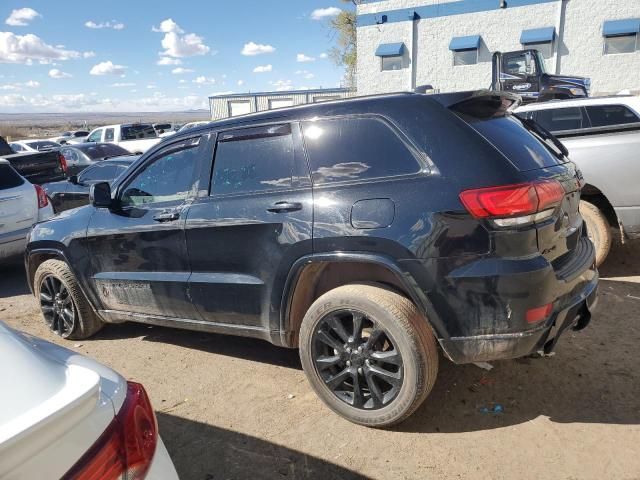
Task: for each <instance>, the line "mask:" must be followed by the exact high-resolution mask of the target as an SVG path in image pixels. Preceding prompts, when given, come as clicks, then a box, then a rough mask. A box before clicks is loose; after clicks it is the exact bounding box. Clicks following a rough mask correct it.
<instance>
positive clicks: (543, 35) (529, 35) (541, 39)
mask: <svg viewBox="0 0 640 480" xmlns="http://www.w3.org/2000/svg"><path fill="white" fill-rule="evenodd" d="M555 38H556V27H544V28H532V29H531V30H523V31H522V35H520V43H521V44H522V45H527V44H529V43H547V42H548V43H551V42H553V41H554V40H555Z"/></svg>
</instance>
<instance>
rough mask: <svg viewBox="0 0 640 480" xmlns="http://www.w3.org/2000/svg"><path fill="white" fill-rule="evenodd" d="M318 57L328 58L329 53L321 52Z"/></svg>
mask: <svg viewBox="0 0 640 480" xmlns="http://www.w3.org/2000/svg"><path fill="white" fill-rule="evenodd" d="M320 58H322V59H323V60H324V59H325V58H329V54H328V53H321V54H320Z"/></svg>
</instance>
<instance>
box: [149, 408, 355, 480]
mask: <svg viewBox="0 0 640 480" xmlns="http://www.w3.org/2000/svg"><path fill="white" fill-rule="evenodd" d="M158 424H159V427H160V434H161V436H162V439H163V441H164V442H165V445H166V446H167V450H168V451H169V452H170V455H171V458H172V460H173V463H174V465H175V467H176V470H177V471H178V475H179V476H180V478H184V479H193V480H218V479H221V480H222V479H229V478H238V479H242V478H256V479H262V478H265V479H270V478H277V479H282V478H291V479H316V478H318V479H320V478H321V479H325V480H350V479H362V478H367V477H363V476H362V475H360V474H357V473H355V472H353V471H351V470H347V469H345V468H343V467H340V466H337V465H335V464H332V463H329V462H327V461H326V460H321V459H319V458H316V457H312V456H309V455H306V454H304V453H302V452H298V451H296V450H291V449H289V448H286V447H282V446H280V445H276V444H275V443H271V442H268V441H265V440H262V439H259V438H256V437H252V436H249V435H244V434H242V433H239V432H234V431H232V430H226V429H224V428H218V427H214V426H211V425H207V424H205V423H200V422H195V421H192V420H187V419H185V418H182V417H177V416H174V415H169V414H166V413H158ZM196 459H197V461H194V460H196Z"/></svg>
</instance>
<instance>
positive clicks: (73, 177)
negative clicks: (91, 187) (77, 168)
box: [69, 175, 78, 185]
mask: <svg viewBox="0 0 640 480" xmlns="http://www.w3.org/2000/svg"><path fill="white" fill-rule="evenodd" d="M69 182H70V183H73V184H74V185H78V175H71V176H70V177H69Z"/></svg>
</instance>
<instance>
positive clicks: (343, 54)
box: [329, 0, 359, 88]
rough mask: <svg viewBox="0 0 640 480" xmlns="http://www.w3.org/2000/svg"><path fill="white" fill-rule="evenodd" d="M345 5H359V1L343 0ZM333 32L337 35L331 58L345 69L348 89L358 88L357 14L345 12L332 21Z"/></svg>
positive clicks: (330, 52) (350, 11) (330, 54)
mask: <svg viewBox="0 0 640 480" xmlns="http://www.w3.org/2000/svg"><path fill="white" fill-rule="evenodd" d="M342 1H343V2H344V3H351V4H353V5H357V4H358V3H359V2H358V0H342ZM329 25H330V27H331V30H332V31H333V33H334V34H335V35H336V44H337V45H336V46H335V47H334V48H332V49H331V50H330V51H329V56H330V57H331V59H332V60H333V61H334V62H335V64H336V65H340V66H343V67H344V69H345V73H344V83H345V86H346V87H348V88H355V87H356V65H357V60H358V57H357V55H358V53H357V48H356V38H357V34H356V12H355V11H354V10H343V11H342V12H341V13H340V14H338V15H336V16H335V17H333V18H332V19H331V20H330V23H329Z"/></svg>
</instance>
